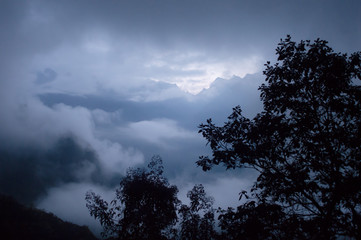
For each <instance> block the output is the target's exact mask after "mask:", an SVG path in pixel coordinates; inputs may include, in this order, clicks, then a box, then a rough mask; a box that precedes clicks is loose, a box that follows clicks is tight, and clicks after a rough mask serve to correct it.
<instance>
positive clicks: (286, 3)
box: [0, 0, 361, 232]
mask: <svg viewBox="0 0 361 240" xmlns="http://www.w3.org/2000/svg"><path fill="white" fill-rule="evenodd" d="M360 23H361V2H360V1H358V0H346V1H345V0H343V1H341V0H327V1H326V0H312V1H309V0H292V1H290V0H274V1H269V0H267V1H266V0H264V1H259V0H258V1H243V0H238V1H229V0H224V1H215V0H214V1H213V0H209V1H198V0H192V1H187V0H182V1H175V0H167V1H166V0H164V1H160V0H159V1H151V0H149V1H140V0H133V1H120V0H108V1H100V0H86V1H85V0H77V1H55V0H47V1H45V0H39V1H37V0H31V1H22V0H19V1H6V0H1V1H0V52H1V54H0V112H1V114H0V141H1V144H0V192H2V193H6V194H10V195H12V196H14V197H15V198H17V199H18V200H20V201H21V202H24V203H27V204H32V205H33V206H36V207H39V208H41V209H45V210H47V211H51V212H53V213H55V214H56V215H58V216H60V217H61V218H63V219H65V220H68V221H71V222H74V223H77V224H81V225H89V226H90V227H91V229H92V230H93V231H94V232H97V231H99V227H98V226H97V225H96V223H95V220H93V219H92V218H91V217H90V216H89V214H88V210H87V209H86V207H85V200H84V197H85V193H86V191H88V190H93V191H95V192H97V193H99V194H101V195H102V196H104V198H105V199H112V197H113V196H114V195H113V194H114V188H115V187H116V186H117V184H118V183H119V180H120V178H121V177H122V176H124V174H125V172H126V170H127V169H128V168H129V167H144V166H146V165H147V162H149V160H150V159H151V157H152V156H153V155H157V154H158V155H160V156H161V157H162V159H163V162H164V166H165V174H166V176H167V177H168V179H169V181H170V183H171V184H175V185H177V186H178V188H179V198H180V199H182V200H183V201H185V200H186V193H187V191H189V190H191V188H192V187H193V185H194V184H197V183H202V184H203V185H204V186H205V190H206V191H207V192H208V194H210V195H212V196H213V197H214V198H215V200H216V202H215V205H216V206H221V207H228V206H237V204H239V202H238V193H239V192H240V191H241V190H243V189H249V187H250V186H251V184H252V182H253V181H254V178H255V176H256V174H255V173H254V172H250V171H245V170H234V171H226V170H225V169H223V168H221V167H219V168H215V169H214V170H212V171H211V172H206V173H204V172H202V170H201V168H199V167H197V166H196V164H195V162H196V161H197V160H198V157H199V156H200V155H207V154H211V152H210V149H209V146H206V141H205V140H204V139H203V138H202V136H201V135H200V134H198V126H199V124H201V123H204V122H205V121H206V119H208V118H212V119H213V120H214V121H215V122H216V123H218V124H222V123H223V122H224V121H226V120H227V116H228V115H229V114H230V113H231V111H232V107H235V106H236V105H240V106H241V108H242V109H243V113H244V115H245V116H247V117H249V118H252V117H253V116H255V115H256V114H257V113H258V112H260V111H262V103H261V102H260V99H259V91H258V86H260V84H262V83H263V81H264V76H263V75H262V71H263V70H264V64H265V63H266V61H271V62H275V61H276V55H275V49H276V47H277V44H278V43H279V41H280V39H281V38H283V39H284V38H285V37H286V35H287V34H290V35H291V37H292V39H293V40H295V41H299V40H307V39H309V40H315V39H317V38H320V39H324V40H327V41H328V42H329V46H331V47H332V48H333V49H334V50H335V51H336V52H344V53H349V54H350V53H352V52H355V51H360V43H361V24H360Z"/></svg>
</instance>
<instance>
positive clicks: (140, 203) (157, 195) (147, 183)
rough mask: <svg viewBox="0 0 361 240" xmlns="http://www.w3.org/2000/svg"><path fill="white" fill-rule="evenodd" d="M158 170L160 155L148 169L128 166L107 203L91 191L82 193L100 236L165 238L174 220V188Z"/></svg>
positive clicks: (160, 161)
mask: <svg viewBox="0 0 361 240" xmlns="http://www.w3.org/2000/svg"><path fill="white" fill-rule="evenodd" d="M162 174H163V165H162V159H161V158H160V157H159V156H154V157H153V158H152V160H151V161H150V163H149V165H148V171H146V170H144V169H139V168H138V169H129V170H128V172H127V175H126V176H125V177H124V178H123V179H122V180H121V181H120V187H119V188H118V189H117V190H116V198H115V199H114V200H113V201H112V202H111V203H110V204H108V203H107V202H106V201H104V200H103V199H101V197H100V196H99V195H96V194H95V193H94V192H88V193H87V194H86V201H87V207H88V209H89V211H90V214H91V215H92V216H94V217H95V218H96V219H98V220H99V221H100V223H101V225H102V226H103V228H104V232H103V233H102V235H103V236H104V237H113V238H117V239H168V238H167V234H166V231H171V228H172V226H173V225H174V224H175V222H176V220H177V204H178V201H179V200H178V198H177V192H178V189H177V187H176V186H170V185H169V183H168V181H167V179H166V178H165V177H163V175H162Z"/></svg>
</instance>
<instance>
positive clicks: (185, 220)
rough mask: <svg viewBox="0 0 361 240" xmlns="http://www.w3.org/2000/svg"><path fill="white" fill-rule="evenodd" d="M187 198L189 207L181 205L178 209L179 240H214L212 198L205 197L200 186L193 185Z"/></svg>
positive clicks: (215, 234)
mask: <svg viewBox="0 0 361 240" xmlns="http://www.w3.org/2000/svg"><path fill="white" fill-rule="evenodd" d="M187 197H188V198H189V199H190V204H189V206H187V205H181V207H180V209H179V215H180V233H179V236H180V239H184V240H192V239H204V240H210V239H216V237H217V233H216V231H215V220H214V209H213V207H212V206H213V202H214V200H213V198H212V197H209V196H207V194H206V192H205V191H204V187H203V185H202V184H197V185H195V186H194V187H193V189H192V190H191V191H189V192H188V194H187Z"/></svg>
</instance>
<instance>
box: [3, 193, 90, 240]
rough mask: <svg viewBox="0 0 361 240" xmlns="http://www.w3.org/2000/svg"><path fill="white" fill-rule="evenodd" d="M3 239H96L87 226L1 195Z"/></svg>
mask: <svg viewBox="0 0 361 240" xmlns="http://www.w3.org/2000/svg"><path fill="white" fill-rule="evenodd" d="M0 232H1V236H0V238H1V239H6V240H23V239H30V240H31V239H48V240H63V239H69V240H72V239H73V240H95V239H96V238H95V237H94V235H93V234H92V233H91V232H90V231H89V229H88V228H87V227H85V226H83V227H80V226H78V225H75V224H72V223H69V222H64V221H63V220H61V219H59V218H58V217H56V216H54V215H53V214H50V213H46V212H44V211H41V210H38V209H35V208H28V207H25V206H23V205H21V204H19V203H18V202H16V201H15V200H13V199H12V198H10V197H6V196H3V195H0Z"/></svg>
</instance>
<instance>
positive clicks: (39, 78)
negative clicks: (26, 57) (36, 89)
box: [35, 68, 58, 84]
mask: <svg viewBox="0 0 361 240" xmlns="http://www.w3.org/2000/svg"><path fill="white" fill-rule="evenodd" d="M57 75H58V74H57V73H56V72H55V71H54V70H53V69H51V68H45V69H44V71H41V72H38V73H37V74H36V80H35V83H37V84H44V83H48V82H52V81H54V80H55V79H56V77H57Z"/></svg>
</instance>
